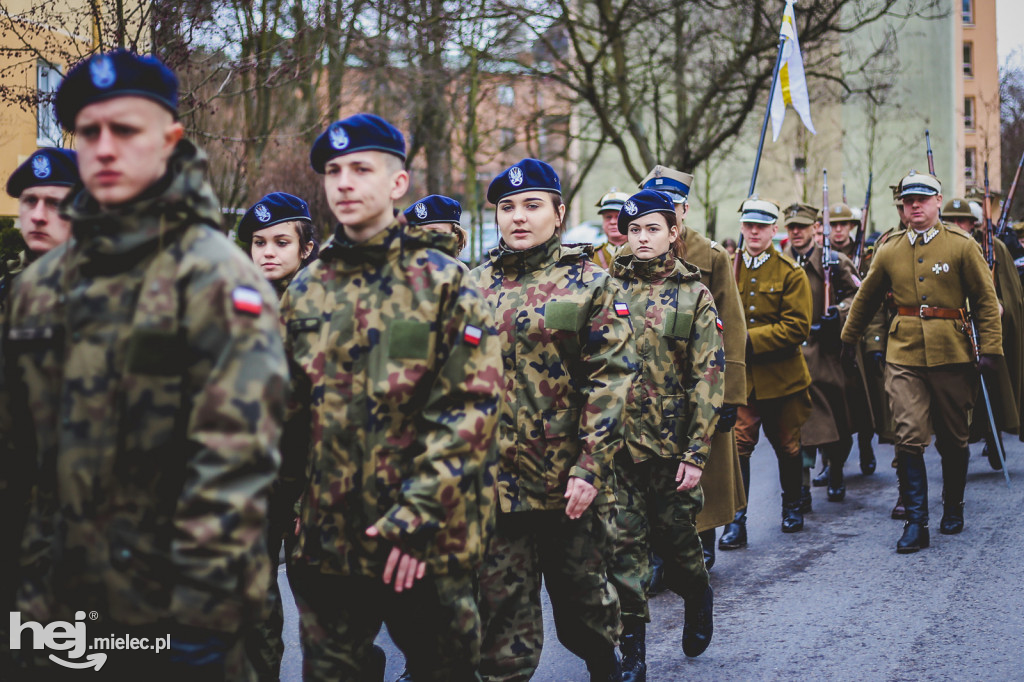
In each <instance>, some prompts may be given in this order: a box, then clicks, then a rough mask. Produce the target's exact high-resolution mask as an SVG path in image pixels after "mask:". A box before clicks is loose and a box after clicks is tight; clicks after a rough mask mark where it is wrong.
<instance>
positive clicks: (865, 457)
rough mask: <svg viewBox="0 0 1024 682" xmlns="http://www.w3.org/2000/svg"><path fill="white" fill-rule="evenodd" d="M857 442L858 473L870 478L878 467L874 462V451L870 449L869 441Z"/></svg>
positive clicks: (875, 461)
mask: <svg viewBox="0 0 1024 682" xmlns="http://www.w3.org/2000/svg"><path fill="white" fill-rule="evenodd" d="M858 442H859V443H860V472H861V473H862V474H864V475H865V476H870V475H871V474H873V473H875V467H876V466H878V462H877V460H875V450H874V448H872V447H871V440H870V439H864V440H859V439H858Z"/></svg>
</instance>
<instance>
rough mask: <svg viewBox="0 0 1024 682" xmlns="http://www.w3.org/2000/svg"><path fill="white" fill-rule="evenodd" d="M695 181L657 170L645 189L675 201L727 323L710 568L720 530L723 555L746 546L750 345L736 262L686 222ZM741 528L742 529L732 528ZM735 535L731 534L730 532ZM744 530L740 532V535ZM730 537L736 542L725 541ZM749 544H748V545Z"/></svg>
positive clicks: (691, 255) (710, 465)
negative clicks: (744, 419) (740, 421)
mask: <svg viewBox="0 0 1024 682" xmlns="http://www.w3.org/2000/svg"><path fill="white" fill-rule="evenodd" d="M692 186H693V176H692V175H690V174H689V173H683V172H682V171H678V170H675V169H672V168H667V167H665V166H661V165H658V166H655V167H654V168H652V169H651V172H650V173H648V174H647V177H645V178H644V179H643V181H642V182H641V183H640V189H655V190H658V191H659V192H664V193H666V194H668V195H669V197H671V198H672V203H673V205H675V208H676V218H678V219H679V230H680V232H679V238H680V239H681V240H682V241H683V244H684V245H685V253H686V262H687V263H691V264H693V265H696V266H697V267H698V268H699V269H700V283H701V284H703V285H704V286H706V287H707V288H708V290H709V291H710V292H711V297H712V298H713V299H714V301H715V308H716V309H717V310H718V316H719V318H721V320H722V328H723V331H722V334H723V338H724V339H725V397H724V399H723V405H722V409H721V411H720V412H719V419H718V426H717V427H716V429H715V436H714V438H713V439H712V441H711V452H710V454H709V455H708V462H707V464H706V465H705V467H704V474H703V476H702V477H701V488H703V490H704V508H703V509H702V510H701V512H700V513H699V514H697V531H698V532H699V534H700V541H701V545H702V546H703V547H704V561H705V563H706V564H707V567H708V568H711V566H712V565H714V563H715V529H716V528H718V527H719V526H723V525H726V524H730V526H729V528H727V529H726V532H725V534H724V535H723V543H722V544H721V545H720V547H722V549H733V548H734V545H735V546H741V545H740V544H736V543H739V542H740V539H739V536H738V535H737V533H739V532H740V530H743V532H744V533H745V527H743V526H742V525H741V524H742V522H743V519H745V518H746V517H745V514H746V506H747V498H746V493H745V491H744V488H745V485H744V483H743V481H744V479H748V480H749V477H750V472H749V470H748V469H742V468H741V467H742V460H741V459H740V458H739V455H738V453H737V450H736V436H735V434H734V433H733V425H734V424H735V423H736V407H737V406H738V405H743V404H745V403H746V401H747V390H746V375H745V362H746V361H745V359H744V344H745V343H746V335H747V327H746V325H745V323H744V320H743V310H742V309H741V307H740V297H739V290H738V289H737V288H736V279H735V277H733V271H732V261H731V260H730V258H729V254H728V252H726V250H725V248H724V247H723V246H721V245H720V244H718V243H716V242H713V241H711V240H710V239H708V238H707V237H705V236H704V235H702V234H700V233H698V232H696V231H695V230H692V229H690V228H688V227H687V226H686V223H685V222H684V221H685V219H686V214H687V213H688V212H689V208H690V206H689V199H688V196H689V194H690V187H692ZM734 522H735V524H736V525H732V524H733V523H734ZM730 529H731V530H730ZM737 529H739V530H737ZM726 536H728V537H729V538H730V539H729V540H725V539H724V538H725V537H726ZM742 544H746V540H745V539H743V540H742Z"/></svg>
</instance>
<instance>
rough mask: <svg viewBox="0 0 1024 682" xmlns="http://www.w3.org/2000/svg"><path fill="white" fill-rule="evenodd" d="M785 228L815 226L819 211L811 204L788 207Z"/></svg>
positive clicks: (797, 204)
mask: <svg viewBox="0 0 1024 682" xmlns="http://www.w3.org/2000/svg"><path fill="white" fill-rule="evenodd" d="M785 215H786V220H785V226H786V227H789V226H790V225H803V226H804V227H806V226H808V225H813V224H814V223H816V222H817V218H818V209H817V208H815V207H814V206H811V205H810V204H800V203H796V204H790V205H789V206H787V207H786V213H785Z"/></svg>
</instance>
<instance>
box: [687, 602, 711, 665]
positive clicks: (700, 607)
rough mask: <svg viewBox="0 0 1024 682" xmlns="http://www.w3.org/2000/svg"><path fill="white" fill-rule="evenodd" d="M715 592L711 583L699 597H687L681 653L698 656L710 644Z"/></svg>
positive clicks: (693, 656)
mask: <svg viewBox="0 0 1024 682" xmlns="http://www.w3.org/2000/svg"><path fill="white" fill-rule="evenodd" d="M714 601H715V593H714V591H713V590H712V589H711V585H708V588H707V589H706V590H705V591H704V594H703V595H702V596H700V597H693V598H691V599H687V600H686V601H685V602H684V604H685V607H686V615H685V616H684V620H683V653H684V654H686V655H687V656H689V657H690V658H696V657H697V656H700V655H701V654H702V653H704V651H705V650H706V649H707V648H708V645H710V644H711V635H712V634H714V631H715V609H714Z"/></svg>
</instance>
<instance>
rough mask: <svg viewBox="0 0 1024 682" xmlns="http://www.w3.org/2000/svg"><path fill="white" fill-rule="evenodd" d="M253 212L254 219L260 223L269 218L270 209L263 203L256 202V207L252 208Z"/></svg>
mask: <svg viewBox="0 0 1024 682" xmlns="http://www.w3.org/2000/svg"><path fill="white" fill-rule="evenodd" d="M253 213H254V214H255V215H256V219H257V220H259V221H260V222H261V223H265V222H268V221H269V220H270V209H268V208H267V207H266V206H264V205H263V204H256V208H255V209H253Z"/></svg>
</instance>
